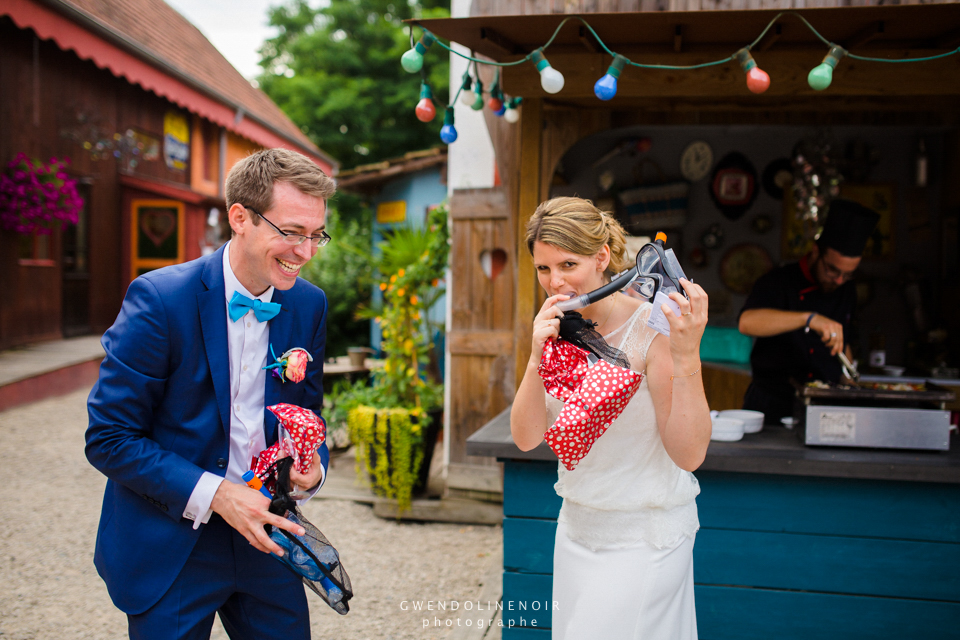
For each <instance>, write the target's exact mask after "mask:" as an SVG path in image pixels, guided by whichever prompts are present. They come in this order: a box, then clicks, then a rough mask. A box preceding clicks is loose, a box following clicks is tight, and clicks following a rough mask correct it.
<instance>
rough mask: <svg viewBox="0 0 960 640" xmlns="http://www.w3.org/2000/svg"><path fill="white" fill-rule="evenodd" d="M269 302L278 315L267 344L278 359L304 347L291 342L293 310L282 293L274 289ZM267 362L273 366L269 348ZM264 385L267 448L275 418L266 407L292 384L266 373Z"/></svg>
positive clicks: (272, 438)
mask: <svg viewBox="0 0 960 640" xmlns="http://www.w3.org/2000/svg"><path fill="white" fill-rule="evenodd" d="M271 302H276V303H278V304H279V305H280V313H278V314H277V315H276V317H274V318H273V319H272V320H270V328H269V335H270V340H269V344H270V345H272V346H273V351H274V353H276V355H277V357H280V355H281V354H282V353H283V352H285V351H286V350H287V349H292V348H293V347H302V346H304V345H300V344H294V342H293V341H294V340H295V338H296V336H294V335H293V309H292V308H291V307H290V305H289V303H288V302H285V301H284V292H283V291H280V290H279V289H274V290H273V298H272V300H271ZM267 360H268V362H267V364H273V356H272V355H271V354H270V349H269V347H268V348H267ZM264 384H265V388H264V390H263V401H264V402H263V412H264V416H263V429H264V436H266V439H267V445H268V446H269V445H270V444H271V443H273V442H276V439H277V418H276V416H274V415H273V414H272V413H271V412H269V411H267V407H272V406H273V405H275V404H277V403H278V402H280V401H281V396H280V392H281V390H282V389H283V385H284V384H293V383H292V382H282V381H281V380H280V379H278V378H277V377H276V376H274V375H273V373H268V374H267V379H266V381H265V382H264Z"/></svg>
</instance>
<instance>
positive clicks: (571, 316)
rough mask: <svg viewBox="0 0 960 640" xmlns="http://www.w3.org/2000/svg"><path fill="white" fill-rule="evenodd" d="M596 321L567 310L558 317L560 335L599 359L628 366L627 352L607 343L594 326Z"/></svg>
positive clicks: (619, 365)
mask: <svg viewBox="0 0 960 640" xmlns="http://www.w3.org/2000/svg"><path fill="white" fill-rule="evenodd" d="M596 326H597V325H596V323H595V322H593V321H592V320H589V319H587V318H584V317H583V316H582V315H580V314H579V313H578V312H576V311H567V312H566V313H564V314H563V317H562V318H560V337H561V338H563V339H564V340H566V341H567V342H569V343H570V344H572V345H574V346H576V347H580V348H581V349H585V350H586V351H589V352H590V353H592V354H593V355H595V356H597V357H598V358H600V359H601V360H603V361H605V362H607V363H608V364H612V365H614V366H617V367H622V368H624V369H629V368H630V361H629V360H628V359H627V354H625V353H624V352H623V351H620V349H617V348H616V347H611V346H610V345H609V344H607V342H606V340H604V339H603V336H601V335H600V334H599V333H598V332H597V330H596V329H594V327H596Z"/></svg>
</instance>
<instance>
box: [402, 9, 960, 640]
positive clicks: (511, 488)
mask: <svg viewBox="0 0 960 640" xmlns="http://www.w3.org/2000/svg"><path fill="white" fill-rule="evenodd" d="M547 4H549V3H542V2H540V3H538V2H519V1H514V2H480V1H479V0H475V2H474V6H473V13H472V17H470V18H460V19H449V20H427V21H422V22H421V24H422V26H424V27H426V28H427V29H429V30H431V31H432V32H433V33H434V34H436V35H438V36H440V37H441V38H445V39H449V40H452V41H454V42H457V43H459V44H461V45H464V46H465V47H467V48H469V49H472V50H473V51H475V52H476V53H477V54H479V55H482V56H487V57H488V58H490V59H492V60H496V61H500V62H506V61H513V60H519V59H521V58H522V57H523V56H525V55H526V54H527V53H529V52H531V51H533V50H534V49H536V48H538V47H540V46H542V45H543V44H544V43H546V42H547V40H548V39H549V38H550V36H551V34H553V32H554V30H555V29H556V27H557V25H558V24H559V23H560V21H561V20H563V19H564V18H565V17H568V16H564V15H556V12H567V13H572V12H580V13H579V15H581V16H582V17H584V18H585V19H586V20H587V21H588V22H589V24H590V25H591V26H592V27H593V29H594V30H595V31H596V33H597V34H599V35H600V37H601V38H603V41H604V42H605V43H606V44H607V45H608V46H609V47H610V48H611V49H613V50H615V51H616V52H618V53H621V54H623V55H626V56H628V57H629V58H631V59H632V60H636V61H641V62H644V63H650V64H656V63H660V64H667V65H693V64H699V63H702V62H705V61H708V60H716V59H719V58H724V57H726V56H729V55H730V54H731V53H733V52H734V51H736V50H737V49H739V48H741V47H743V46H744V45H746V44H748V43H750V42H752V41H753V40H754V38H756V37H757V35H758V34H760V32H761V31H762V30H763V29H764V27H765V26H766V25H767V23H768V22H769V21H770V20H771V19H772V18H773V17H774V16H776V15H777V11H776V9H770V10H766V9H763V10H755V11H689V12H635V11H636V10H637V9H638V8H639V6H640V5H639V3H637V2H633V3H626V4H628V5H630V7H631V11H634V12H622V13H590V12H591V11H596V10H598V9H600V8H605V7H607V8H609V7H612V8H613V9H614V10H615V9H617V8H623V7H621V5H623V4H624V3H617V2H614V3H603V2H600V3H597V2H586V1H584V2H582V3H578V2H572V3H563V4H562V6H560V7H559V8H558V7H557V4H558V3H554V4H553V8H554V11H555V13H553V14H549V13H539V14H538V11H539V12H544V11H549V10H550V8H549V7H547V6H545V5H547ZM764 4H765V3H761V6H763V5H764ZM838 4H840V3H838ZM777 6H780V5H777ZM799 13H801V14H802V15H803V17H804V18H806V19H807V20H809V21H810V22H811V23H812V24H814V25H815V26H816V28H817V29H818V30H819V31H820V32H821V33H822V34H823V36H824V37H825V38H827V39H828V40H830V41H831V42H836V43H839V44H841V45H843V46H845V47H846V48H848V49H850V50H852V51H854V52H856V53H858V54H860V55H864V56H875V57H888V58H903V57H925V56H932V55H936V54H939V53H946V52H949V51H952V50H955V49H956V48H957V47H958V45H960V6H958V5H955V4H937V5H922V6H920V5H913V6H859V7H847V6H835V7H828V8H817V9H803V10H800V12H799ZM825 53H826V47H825V46H824V44H823V43H822V42H820V41H819V40H818V39H817V38H816V37H815V36H814V35H813V34H812V33H811V32H810V31H809V30H808V29H807V28H806V27H804V26H803V24H802V23H801V22H800V21H799V20H798V19H797V18H796V17H795V16H791V15H786V14H785V15H783V16H781V17H780V19H779V20H778V22H777V24H776V25H775V26H774V28H772V29H770V30H769V31H768V32H767V35H766V37H765V38H764V39H763V40H761V41H760V42H759V43H758V44H757V45H756V46H755V47H754V48H753V54H754V56H755V57H756V58H757V60H758V63H759V64H760V65H761V66H762V68H763V69H764V70H765V71H767V72H768V73H769V75H770V77H771V78H772V83H771V86H770V88H769V90H768V91H767V92H766V93H764V94H762V95H753V94H751V93H750V92H748V91H747V88H746V86H745V83H744V73H743V71H742V70H741V69H740V66H739V65H738V64H737V63H736V62H729V63H726V64H723V65H720V66H715V67H710V68H708V69H702V70H698V71H670V70H663V71H648V70H637V69H628V70H627V71H625V72H624V73H623V74H622V76H621V78H620V80H619V90H618V92H617V96H616V98H615V99H613V100H611V101H610V102H601V101H599V100H598V99H597V98H596V97H595V96H594V94H593V85H594V82H596V80H597V79H598V78H600V77H601V76H602V75H603V74H604V72H605V71H606V69H607V67H608V66H609V64H610V62H611V57H610V56H609V55H607V54H606V53H604V52H603V50H602V49H601V47H599V46H598V43H597V42H596V41H595V39H594V38H593V37H592V36H591V34H590V33H589V31H588V30H585V29H584V28H583V25H582V24H580V23H579V22H578V21H575V20H571V21H570V22H568V23H567V24H566V25H565V26H564V28H563V29H561V30H560V32H559V33H558V34H557V37H556V39H555V41H554V42H553V43H552V44H551V46H550V47H549V49H548V50H547V51H546V55H547V57H548V59H549V61H550V64H551V65H552V66H554V67H555V68H556V69H558V70H559V71H561V72H562V73H563V75H564V77H565V80H566V83H565V85H564V88H563V90H562V91H561V92H560V93H558V94H556V95H548V94H546V93H545V92H544V91H543V90H542V88H541V86H540V81H539V78H538V74H537V71H536V69H535V68H534V66H533V65H532V64H528V63H525V64H522V65H519V66H514V67H506V68H503V69H502V70H501V73H502V76H501V77H502V84H503V90H504V92H505V93H506V94H508V95H511V96H522V97H523V104H522V109H521V119H520V122H519V123H518V124H516V125H510V124H508V123H506V122H504V121H503V120H501V119H498V118H496V117H495V116H492V115H490V114H486V119H487V125H488V128H489V130H490V134H491V138H492V139H493V142H494V147H495V150H496V153H497V163H498V169H499V175H500V177H501V179H502V187H499V188H497V189H493V190H484V191H482V192H481V191H470V192H455V194H454V197H453V199H452V205H451V218H452V220H453V225H454V234H453V242H454V245H453V246H454V249H453V264H454V280H455V282H454V283H453V287H452V289H451V291H452V302H451V304H452V308H453V316H452V323H453V325H452V333H451V335H450V348H451V363H450V367H451V373H452V381H453V386H454V387H455V388H456V391H454V392H452V393H451V403H450V406H449V407H448V410H449V411H450V412H451V416H452V419H451V426H452V432H451V442H450V461H451V463H454V462H467V461H474V460H476V461H479V460H481V459H482V457H483V456H486V457H487V459H488V460H490V459H492V458H495V459H497V460H499V461H501V462H504V463H505V475H504V582H503V586H504V593H503V601H504V603H505V610H504V613H503V619H504V623H505V625H507V626H508V627H510V628H506V629H504V634H503V637H504V638H547V637H549V633H550V632H549V626H550V617H549V613H546V614H545V615H540V616H531V613H532V603H534V602H541V603H542V602H545V601H549V600H550V590H551V584H552V578H551V575H550V573H551V570H552V568H551V567H552V547H553V536H554V531H555V519H556V516H557V512H558V510H559V506H560V504H559V503H560V501H559V499H558V498H557V497H556V495H555V494H554V493H553V490H552V485H553V482H554V481H555V480H556V460H555V458H554V457H553V454H552V452H550V450H549V449H547V448H546V446H545V445H541V448H539V449H537V450H535V451H533V452H529V453H527V454H522V453H521V452H520V451H519V450H518V449H517V448H516V447H515V446H514V445H513V444H512V441H511V440H510V437H509V412H508V411H503V410H504V409H505V408H507V407H508V406H509V403H510V401H511V400H512V393H511V389H515V388H516V385H517V384H518V383H519V380H518V379H517V374H516V372H517V371H523V369H524V367H525V364H526V361H527V359H528V357H529V344H530V328H531V320H532V318H533V317H534V315H535V312H536V310H537V309H538V308H539V306H540V304H541V302H542V299H543V294H542V292H541V291H540V290H539V287H538V286H537V281H536V274H535V273H534V269H533V265H532V261H531V259H530V256H529V254H528V253H527V250H526V247H524V246H522V235H523V229H524V226H525V224H526V221H527V220H528V218H529V216H530V215H531V214H532V212H533V211H534V209H535V208H536V206H537V205H538V204H539V203H540V202H541V201H543V200H545V199H547V198H548V197H550V196H551V187H552V185H554V184H555V175H556V174H557V169H558V163H559V162H560V160H561V158H563V157H564V156H565V154H566V153H567V152H568V151H569V150H570V149H571V148H572V147H574V145H576V144H577V143H578V142H580V141H582V140H584V139H586V138H588V137H589V136H592V135H594V134H598V133H603V132H606V131H611V130H614V129H620V128H627V127H636V126H638V125H643V126H663V125H677V126H716V125H723V126H729V127H766V126H785V125H790V126H798V127H810V128H817V127H841V126H861V127H867V126H868V127H888V126H922V127H934V128H936V129H937V130H938V131H940V132H942V134H943V138H942V139H943V140H944V141H945V142H944V144H943V147H942V154H941V155H939V156H938V160H940V162H938V163H937V169H936V171H938V172H940V176H941V179H940V181H939V182H938V185H939V191H938V193H937V194H936V196H937V200H938V202H939V208H938V214H937V215H938V217H937V219H938V221H939V223H940V225H941V226H935V227H934V230H933V235H934V236H935V237H936V239H940V240H942V241H943V242H944V243H945V244H944V246H947V245H949V246H947V248H946V249H945V251H947V252H949V251H955V246H954V245H955V244H956V242H957V240H956V235H955V232H949V233H948V230H949V229H955V228H956V220H957V217H958V214H960V188H958V187H957V186H956V185H957V184H960V136H958V130H957V127H958V124H960V116H958V113H960V111H958V107H960V56H950V57H946V58H942V59H939V60H936V61H931V62H924V63H915V64H909V65H891V64H880V63H870V62H859V61H856V60H851V59H844V60H843V61H842V62H841V63H840V64H839V65H838V66H837V67H836V70H835V74H834V79H833V83H832V85H831V86H830V88H829V89H828V90H826V91H824V92H822V93H820V92H816V91H814V90H812V89H811V88H810V87H809V86H808V85H807V81H806V78H807V73H808V72H809V71H810V69H811V68H812V67H814V66H816V65H817V64H818V63H819V62H820V60H821V59H822V57H823V55H824V54H825ZM892 67H897V68H896V69H893V68H892ZM481 75H482V76H483V80H484V84H485V86H488V87H489V84H490V82H491V81H492V79H493V78H492V76H493V74H492V72H489V73H488V71H487V69H484V68H481ZM485 113H486V112H485ZM908 153H912V150H909V151H908V150H906V149H905V150H904V154H908ZM951 225H952V226H951ZM950 233H953V234H954V235H950ZM951 243H952V244H951ZM488 245H489V246H488ZM494 246H500V247H503V248H504V249H506V253H507V255H506V268H507V269H508V270H509V272H510V274H511V275H513V276H514V277H513V278H512V279H511V280H510V281H497V280H494V281H485V280H484V279H483V278H482V277H481V275H480V272H479V266H474V265H475V263H476V259H475V258H476V255H478V254H479V253H480V252H482V251H484V250H485V249H492V248H493V247H494ZM941 257H942V256H941ZM936 264H937V265H938V266H937V267H935V268H934V267H931V269H932V270H933V271H935V272H938V273H937V277H939V278H940V279H941V282H940V284H941V289H940V291H941V294H942V295H941V304H947V305H952V306H953V308H954V309H955V308H956V304H957V300H958V299H960V296H958V291H960V289H958V286H957V285H956V284H955V283H954V282H955V281H953V280H952V279H951V278H948V277H947V273H948V272H950V269H951V268H952V267H949V268H948V267H943V268H941V266H942V265H944V264H945V263H944V262H943V261H942V260H941V261H940V262H938V263H936ZM893 268H895V267H891V269H893ZM458 269H459V270H460V271H459V272H458ZM474 272H476V273H474ZM951 273H952V272H951ZM458 280H459V284H458V282H457V281H458ZM484 300H485V301H491V302H488V303H486V304H485V306H479V307H478V306H476V304H477V301H484ZM476 309H481V312H480V313H476V312H475V311H472V310H476ZM711 309H712V306H711ZM946 315H952V316H956V315H957V314H955V313H953V314H946ZM711 317H712V316H711ZM951 322H952V324H950V325H949V326H948V327H947V328H948V330H949V331H950V332H951V333H953V334H956V333H958V332H960V326H957V322H958V320H957V319H956V318H954V319H953V320H952V321H951ZM728 374H729V375H733V376H740V378H739V379H742V377H743V376H744V375H746V376H749V368H747V370H746V371H743V370H740V371H736V370H733V371H731V370H730V368H726V369H724V368H723V367H720V368H719V369H718V371H717V372H714V373H713V374H711V375H714V383H715V386H716V388H718V389H724V388H726V389H736V388H737V385H738V384H740V383H739V382H738V380H739V379H737V378H734V379H732V380H731V379H729V378H725V376H726V375H728ZM705 381H707V377H706V376H705ZM708 382H709V381H708ZM719 408H729V407H719ZM501 411H502V413H501ZM498 413H499V415H497V414H498ZM495 416H496V419H494V418H495ZM488 421H489V422H488ZM484 423H486V426H484V427H483V429H481V430H480V431H479V432H477V430H478V429H479V428H480V427H481V425H483V424H484ZM757 436H758V437H756V438H753V439H751V440H749V441H748V440H746V439H745V440H744V441H743V442H741V443H731V444H725V443H713V444H712V445H711V448H710V451H709V453H708V457H707V461H706V462H705V464H704V465H703V467H702V468H701V470H699V471H698V472H697V473H696V475H697V477H698V479H699V480H700V483H701V487H702V493H701V495H700V497H699V498H698V505H699V508H700V519H701V530H700V532H699V534H698V537H697V542H696V547H695V551H694V555H695V558H694V563H695V574H694V575H695V580H696V584H697V586H696V589H697V610H698V626H699V632H700V637H701V638H705V639H711V640H712V639H718V638H731V639H732V638H738V639H744V638H758V639H759V638H771V637H779V638H811V637H817V638H859V637H863V638H868V637H869V638H881V637H884V638H886V637H889V638H904V637H916V638H921V637H922V638H946V637H956V634H957V633H958V630H960V595H958V594H960V578H958V576H957V572H956V568H957V567H958V566H960V455H958V448H960V442H958V440H957V438H956V436H954V437H953V441H952V442H951V444H952V447H951V452H949V453H922V454H920V453H908V452H877V451H872V450H870V451H868V450H843V449H811V448H810V447H805V446H804V445H803V444H802V442H801V440H800V439H799V438H797V437H796V433H795V432H793V431H788V430H786V429H783V428H771V429H766V430H765V431H764V432H763V433H761V434H757ZM468 438H469V441H468ZM507 602H512V603H513V604H514V610H512V611H510V610H507V607H506V603H507ZM519 603H525V606H526V607H527V608H526V609H524V610H520V608H519V607H520V604H519ZM524 613H526V615H524ZM531 617H534V618H537V617H539V618H540V619H539V620H538V621H537V625H536V626H533V625H531V624H530V619H531ZM508 623H510V624H508Z"/></svg>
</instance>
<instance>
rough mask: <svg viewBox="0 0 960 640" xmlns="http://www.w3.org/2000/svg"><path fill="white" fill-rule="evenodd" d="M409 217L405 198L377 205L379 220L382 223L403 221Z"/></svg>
mask: <svg viewBox="0 0 960 640" xmlns="http://www.w3.org/2000/svg"><path fill="white" fill-rule="evenodd" d="M406 219H407V203H406V201H405V200H394V201H393V202H381V203H380V204H378V205H377V222H379V223H380V224H389V223H391V222H403V221H404V220H406Z"/></svg>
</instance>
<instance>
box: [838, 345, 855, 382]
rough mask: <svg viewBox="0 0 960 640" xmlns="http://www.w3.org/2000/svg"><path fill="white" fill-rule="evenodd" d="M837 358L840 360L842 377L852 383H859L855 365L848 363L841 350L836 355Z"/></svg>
mask: <svg viewBox="0 0 960 640" xmlns="http://www.w3.org/2000/svg"><path fill="white" fill-rule="evenodd" d="M837 357H838V358H840V367H841V368H842V369H843V375H845V376H846V377H848V378H850V379H851V380H853V381H854V382H860V372H859V371H857V365H855V364H854V363H852V362H850V359H849V358H847V355H846V354H845V353H844V352H843V350H842V349H841V350H840V351H839V352H838V353H837Z"/></svg>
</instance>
